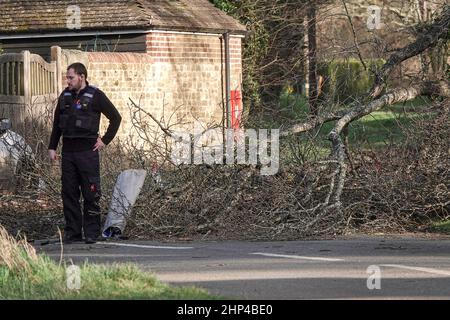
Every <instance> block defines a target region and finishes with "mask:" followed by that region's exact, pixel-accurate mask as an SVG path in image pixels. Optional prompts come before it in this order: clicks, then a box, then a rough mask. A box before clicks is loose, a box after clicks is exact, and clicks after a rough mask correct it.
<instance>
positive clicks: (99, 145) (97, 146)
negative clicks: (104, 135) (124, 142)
mask: <svg viewBox="0 0 450 320" xmlns="http://www.w3.org/2000/svg"><path fill="white" fill-rule="evenodd" d="M104 146H105V144H104V143H103V141H102V139H100V138H97V142H96V143H95V145H94V150H92V151H97V150H98V151H100V150H102V149H103V147H104Z"/></svg>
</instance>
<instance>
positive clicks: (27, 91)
mask: <svg viewBox="0 0 450 320" xmlns="http://www.w3.org/2000/svg"><path fill="white" fill-rule="evenodd" d="M22 54H23V95H24V99H25V107H28V106H29V105H30V104H31V87H30V83H31V69H30V67H31V62H30V51H28V50H26V51H22Z"/></svg>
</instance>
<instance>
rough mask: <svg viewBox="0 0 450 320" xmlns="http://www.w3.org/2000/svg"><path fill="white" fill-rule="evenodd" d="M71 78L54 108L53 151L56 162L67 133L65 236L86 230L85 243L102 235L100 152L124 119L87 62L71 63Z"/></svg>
mask: <svg viewBox="0 0 450 320" xmlns="http://www.w3.org/2000/svg"><path fill="white" fill-rule="evenodd" d="M66 78H67V85H68V86H67V88H66V89H65V90H64V91H63V92H62V93H61V95H60V96H59V99H58V105H57V106H56V109H55V117H54V121H53V130H52V134H51V136H50V144H49V147H48V153H49V157H50V160H51V161H56V160H57V155H56V148H57V146H58V142H59V139H60V137H61V135H62V136H63V146H62V161H61V171H62V175H61V182H62V191H61V194H62V200H63V210H64V218H65V221H66V226H65V229H64V241H65V242H66V243H70V242H72V241H80V240H82V229H83V231H84V237H85V242H86V243H95V242H96V240H98V238H99V237H100V234H101V225H100V224H101V219H100V205H99V200H100V196H101V189H100V161H99V151H100V150H101V149H102V148H103V147H104V146H105V145H107V144H108V143H110V142H111V140H112V139H113V138H114V136H115V135H116V133H117V130H118V129H119V126H120V122H121V119H122V118H121V116H120V114H119V112H118V111H117V109H116V108H115V107H114V105H113V104H112V103H111V101H110V100H109V99H108V98H107V97H106V95H105V94H104V93H103V92H102V91H101V90H99V89H97V88H95V87H92V86H90V85H89V83H88V82H87V80H86V79H87V70H86V67H85V66H84V65H83V64H81V63H74V64H71V65H70V66H69V67H68V68H67V75H66ZM102 113H103V114H104V115H105V116H106V117H107V118H108V119H109V126H108V129H107V130H106V133H105V134H104V135H103V137H101V138H100V136H99V134H98V132H99V126H100V116H101V114H102ZM81 194H82V195H83V200H84V202H83V214H82V213H81V206H80V195H81Z"/></svg>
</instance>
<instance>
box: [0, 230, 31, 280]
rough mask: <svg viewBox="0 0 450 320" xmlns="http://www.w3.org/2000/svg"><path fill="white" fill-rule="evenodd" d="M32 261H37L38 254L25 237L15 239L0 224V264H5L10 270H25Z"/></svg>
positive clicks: (28, 268) (27, 269)
mask: <svg viewBox="0 0 450 320" xmlns="http://www.w3.org/2000/svg"><path fill="white" fill-rule="evenodd" d="M33 261H34V262H36V261H38V255H37V253H36V250H35V249H34V248H33V247H32V246H31V245H30V244H28V242H27V241H26V238H24V239H21V240H16V239H14V238H13V237H12V236H11V235H9V234H8V232H7V231H6V229H5V228H4V227H3V226H0V266H1V265H6V267H7V268H8V269H10V270H14V271H19V272H21V271H25V272H27V271H30V268H31V266H30V262H33Z"/></svg>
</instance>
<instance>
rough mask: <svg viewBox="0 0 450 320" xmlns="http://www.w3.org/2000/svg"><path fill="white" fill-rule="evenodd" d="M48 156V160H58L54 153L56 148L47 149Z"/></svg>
mask: <svg viewBox="0 0 450 320" xmlns="http://www.w3.org/2000/svg"><path fill="white" fill-rule="evenodd" d="M48 157H49V159H50V161H56V160H58V155H57V154H56V150H51V149H49V150H48Z"/></svg>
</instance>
